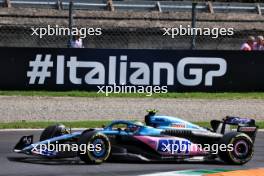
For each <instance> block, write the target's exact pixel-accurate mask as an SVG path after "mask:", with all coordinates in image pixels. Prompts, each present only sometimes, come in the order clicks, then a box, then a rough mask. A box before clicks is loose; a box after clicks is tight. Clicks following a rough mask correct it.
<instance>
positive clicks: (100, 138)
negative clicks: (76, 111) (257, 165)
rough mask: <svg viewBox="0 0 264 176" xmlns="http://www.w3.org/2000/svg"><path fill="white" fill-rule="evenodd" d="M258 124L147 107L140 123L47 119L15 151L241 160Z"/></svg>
mask: <svg viewBox="0 0 264 176" xmlns="http://www.w3.org/2000/svg"><path fill="white" fill-rule="evenodd" d="M257 129H258V127H257V126H256V124H255V120H254V119H248V118H240V117H226V118H224V119H223V120H212V121H211V128H204V127H200V126H198V125H195V124H193V123H190V122H187V121H185V120H182V119H180V118H177V117H171V116H163V115H156V112H155V111H153V110H152V111H149V113H148V114H147V115H146V116H145V125H144V124H143V123H140V122H133V121H126V120H117V121H113V122H112V123H111V124H109V125H108V126H105V127H103V128H96V129H87V130H85V131H81V132H70V131H69V130H67V129H66V128H65V126H64V125H61V124H56V125H52V126H49V127H47V128H46V129H44V131H43V132H42V134H41V136H40V140H39V142H36V143H33V135H30V136H23V137H22V138H21V139H20V140H19V142H18V143H17V144H16V146H15V147H14V152H17V153H23V154H28V155H39V156H43V157H47V158H51V159H52V158H63V157H77V156H78V157H79V158H80V159H81V160H82V161H84V162H85V163H87V164H100V163H102V162H104V161H107V160H124V159H129V160H143V161H182V160H190V159H192V158H195V157H196V158H198V157H199V158H203V160H215V159H217V158H218V160H219V158H220V159H221V160H222V161H224V162H226V163H228V164H237V165H241V164H245V163H246V162H248V161H249V160H250V159H251V158H252V156H253V153H254V141H255V137H256V133H257ZM48 143H49V144H68V145H70V146H73V145H77V146H81V145H87V146H91V145H92V146H100V148H99V147H98V150H88V149H87V148H86V149H85V151H84V152H81V151H80V150H79V149H78V150H77V151H76V150H75V151H58V150H55V149H53V150H52V149H51V150H50V149H47V148H45V149H43V144H44V145H46V144H48ZM41 144H42V145H41ZM216 146H218V149H219V150H217V151H216V150H215V149H216ZM219 146H220V147H219Z"/></svg>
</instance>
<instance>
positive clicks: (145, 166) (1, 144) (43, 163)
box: [0, 131, 264, 176]
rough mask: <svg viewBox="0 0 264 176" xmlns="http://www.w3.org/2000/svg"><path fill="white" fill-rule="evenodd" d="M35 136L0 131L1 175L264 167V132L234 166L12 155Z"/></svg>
mask: <svg viewBox="0 0 264 176" xmlns="http://www.w3.org/2000/svg"><path fill="white" fill-rule="evenodd" d="M30 134H34V135H35V140H37V139H38V138H39V134H40V132H39V131H19V132H18V131H1V132H0V176H2V175H3V176H51V175H56V176H74V175H78V176H79V175H83V176H84V175H85V176H88V175H93V176H95V175H99V176H121V175H122V176H123V175H140V174H147V173H155V172H166V171H176V170H186V169H216V168H222V169H235V170H237V169H248V168H259V167H264V152H263V148H264V140H263V139H264V133H263V132H259V133H258V135H257V139H256V143H255V154H254V157H253V159H252V160H251V161H250V162H248V163H247V164H245V165H243V166H232V165H231V166H230V165H225V164H223V163H221V162H213V163H212V162H211V163H203V162H197V163H188V162H181V163H176V162H172V163H171V162H170V163H164V162H162V163H135V162H134V163H133V162H120V163H104V164H101V165H85V164H84V163H83V162H81V161H79V159H78V158H71V159H57V160H52V161H50V160H49V161H48V160H45V159H43V158H39V157H32V156H26V155H23V154H16V153H13V152H12V149H13V146H14V145H15V144H16V142H17V141H18V140H19V139H20V137H21V136H22V135H30Z"/></svg>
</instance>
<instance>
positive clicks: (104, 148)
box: [78, 131, 111, 164]
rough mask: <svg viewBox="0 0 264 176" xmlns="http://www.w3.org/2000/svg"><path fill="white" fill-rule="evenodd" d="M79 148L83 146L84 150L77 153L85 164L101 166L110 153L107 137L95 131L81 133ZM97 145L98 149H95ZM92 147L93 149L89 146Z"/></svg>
mask: <svg viewBox="0 0 264 176" xmlns="http://www.w3.org/2000/svg"><path fill="white" fill-rule="evenodd" d="M78 144H79V148H83V147H81V145H84V146H85V148H86V150H85V151H79V152H78V155H79V157H80V159H81V160H82V161H84V162H85V163H86V164H101V163H103V162H104V161H105V160H107V158H108V157H109V155H110V153H111V144H110V141H109V139H108V137H107V136H106V135H104V134H102V133H100V132H97V131H88V132H85V133H83V134H82V135H81V136H80V139H79V142H78ZM98 144H99V146H100V147H99V148H100V150H99V148H98V147H96V146H97V145H98ZM91 145H93V146H92V147H93V149H91V148H90V150H88V149H89V146H91Z"/></svg>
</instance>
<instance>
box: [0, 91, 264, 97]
mask: <svg viewBox="0 0 264 176" xmlns="http://www.w3.org/2000/svg"><path fill="white" fill-rule="evenodd" d="M0 95H2V96H51V97H106V95H105V94H102V93H99V94H98V93H97V92H88V91H65V92H61V91H58V92H57V91H0ZM146 95H147V94H140V93H126V94H121V93H120V94H114V93H112V94H109V96H108V97H132V98H143V97H144V98H149V97H152V98H195V99H264V92H247V93H234V92H223V93H203V92H182V93H165V94H153V95H152V96H146Z"/></svg>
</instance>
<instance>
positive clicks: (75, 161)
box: [7, 156, 226, 166]
mask: <svg viewBox="0 0 264 176" xmlns="http://www.w3.org/2000/svg"><path fill="white" fill-rule="evenodd" d="M7 159H8V160H9V161H11V162H22V163H30V164H43V165H86V164H85V163H84V162H82V161H81V160H80V159H79V158H78V157H75V158H63V159H62V158H60V159H55V158H52V159H50V158H42V157H37V156H29V157H14V156H12V157H7ZM107 163H118V164H147V165H148V164H177V165H181V164H190V165H192V164H198V165H223V166H224V165H226V164H225V163H223V162H222V161H220V160H212V161H131V160H119V161H107Z"/></svg>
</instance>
